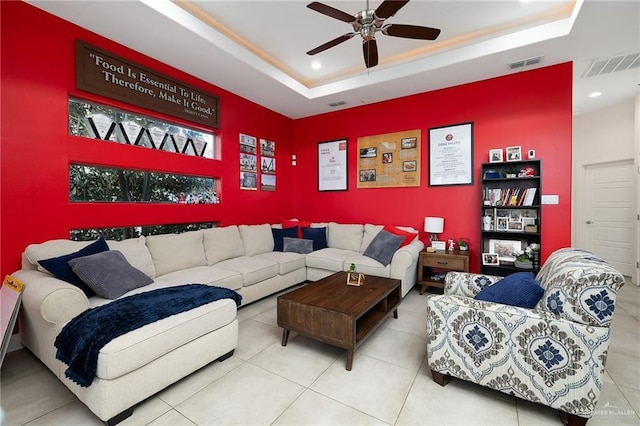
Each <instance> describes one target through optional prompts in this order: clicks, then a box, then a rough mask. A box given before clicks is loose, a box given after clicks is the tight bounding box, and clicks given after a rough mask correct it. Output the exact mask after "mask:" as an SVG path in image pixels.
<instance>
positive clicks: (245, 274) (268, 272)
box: [216, 256, 280, 287]
mask: <svg viewBox="0 0 640 426" xmlns="http://www.w3.org/2000/svg"><path fill="white" fill-rule="evenodd" d="M216 266H217V267H219V268H223V269H228V270H230V271H235V272H238V273H240V274H241V275H242V280H243V284H242V285H243V286H244V287H247V286H250V285H253V284H256V283H259V282H260V281H264V280H266V279H268V278H272V277H275V276H276V275H278V271H279V269H280V265H279V264H278V263H277V262H274V261H272V260H268V259H262V258H260V257H249V256H240V257H234V258H233V259H227V260H223V261H222V262H220V263H218V264H217V265H216Z"/></svg>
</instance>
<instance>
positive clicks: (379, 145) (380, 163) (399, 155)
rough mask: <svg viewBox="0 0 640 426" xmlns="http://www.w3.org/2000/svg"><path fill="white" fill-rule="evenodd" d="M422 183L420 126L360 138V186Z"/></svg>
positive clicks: (392, 185)
mask: <svg viewBox="0 0 640 426" xmlns="http://www.w3.org/2000/svg"><path fill="white" fill-rule="evenodd" d="M411 186H420V130H419V129H417V130H406V131H402V132H395V133H387V134H383V135H375V136H366V137H361V138H358V186H357V187H358V188H389V187H411Z"/></svg>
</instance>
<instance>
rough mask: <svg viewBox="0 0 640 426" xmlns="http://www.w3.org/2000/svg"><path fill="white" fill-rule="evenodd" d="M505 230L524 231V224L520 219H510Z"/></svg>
mask: <svg viewBox="0 0 640 426" xmlns="http://www.w3.org/2000/svg"><path fill="white" fill-rule="evenodd" d="M507 231H510V232H522V231H524V225H523V224H522V221H521V220H510V221H509V223H508V225H507Z"/></svg>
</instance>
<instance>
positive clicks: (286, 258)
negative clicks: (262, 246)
mask: <svg viewBox="0 0 640 426" xmlns="http://www.w3.org/2000/svg"><path fill="white" fill-rule="evenodd" d="M296 240H298V239H297V238H296ZM298 241H302V240H298ZM254 257H255V258H260V259H265V260H268V261H271V262H276V263H278V267H279V269H278V274H279V275H286V274H288V273H289V272H293V271H297V270H298V269H303V268H304V267H305V266H306V264H305V259H304V255H302V254H299V253H293V252H281V251H270V252H268V253H262V254H257V255H255V256H254Z"/></svg>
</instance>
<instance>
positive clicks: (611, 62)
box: [581, 52, 640, 78]
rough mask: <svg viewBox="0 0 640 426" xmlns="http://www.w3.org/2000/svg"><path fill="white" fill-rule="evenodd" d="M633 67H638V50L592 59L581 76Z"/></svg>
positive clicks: (639, 57) (639, 61)
mask: <svg viewBox="0 0 640 426" xmlns="http://www.w3.org/2000/svg"><path fill="white" fill-rule="evenodd" d="M634 68H640V52H634V53H629V54H626V55H617V56H613V57H611V58H606V59H594V60H593V61H592V62H591V65H590V66H589V67H588V68H587V69H586V71H585V72H584V73H583V74H582V77H581V78H588V77H595V76H597V75H602V74H611V73H612V72H619V71H627V70H630V69H634Z"/></svg>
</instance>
